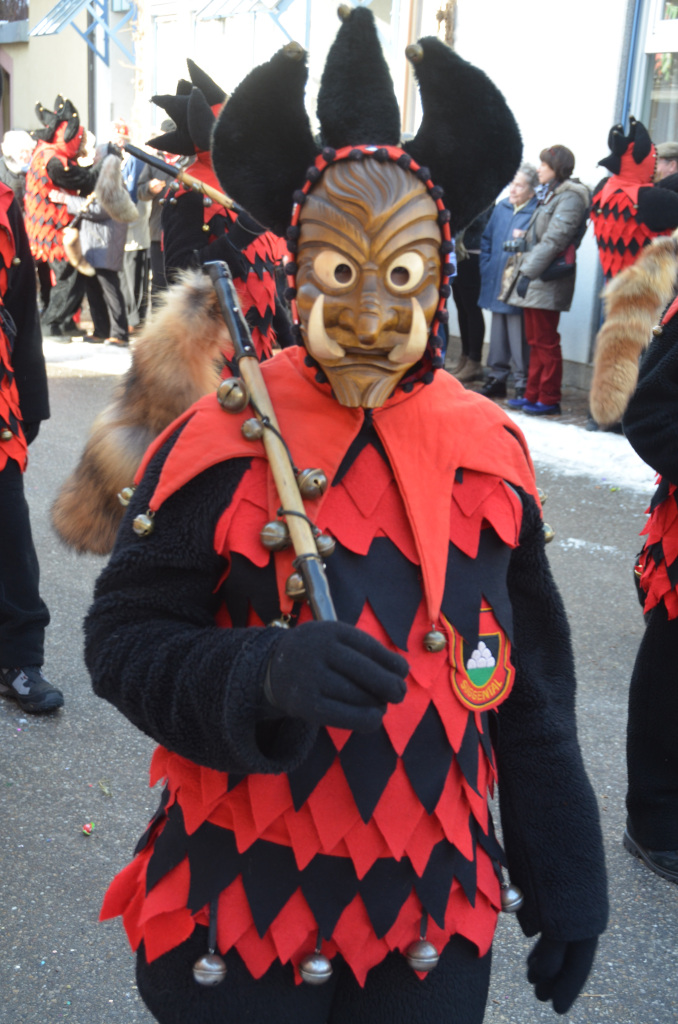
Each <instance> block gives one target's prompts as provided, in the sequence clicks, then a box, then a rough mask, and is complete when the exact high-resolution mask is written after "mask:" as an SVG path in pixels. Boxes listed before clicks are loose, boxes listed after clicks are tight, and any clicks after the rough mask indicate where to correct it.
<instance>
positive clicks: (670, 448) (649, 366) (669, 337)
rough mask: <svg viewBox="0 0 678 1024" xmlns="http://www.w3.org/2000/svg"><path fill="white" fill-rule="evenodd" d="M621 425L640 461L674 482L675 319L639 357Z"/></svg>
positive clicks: (677, 448) (677, 421)
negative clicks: (637, 369)
mask: <svg viewBox="0 0 678 1024" xmlns="http://www.w3.org/2000/svg"><path fill="white" fill-rule="evenodd" d="M622 422H623V425H624V433H625V434H626V437H627V438H628V440H629V442H630V444H631V445H632V446H633V448H635V450H636V451H637V452H638V454H639V455H640V457H641V459H643V460H644V461H645V462H647V464H648V465H649V466H652V468H653V469H654V470H656V471H657V473H661V475H662V476H663V477H664V479H666V480H670V481H671V483H678V316H674V317H672V318H671V319H670V320H669V322H668V323H667V324H665V325H664V327H663V330H662V333H661V334H660V335H659V336H658V337H656V338H654V339H653V341H652V344H651V345H650V347H649V349H648V350H647V352H646V353H645V355H644V356H643V359H642V361H641V364H640V370H639V373H638V386H637V387H636V390H635V392H634V394H633V395H632V397H631V401H630V402H629V405H628V408H627V410H626V412H625V413H624V418H623V421H622Z"/></svg>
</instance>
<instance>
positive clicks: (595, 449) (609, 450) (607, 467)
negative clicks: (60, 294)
mask: <svg viewBox="0 0 678 1024" xmlns="http://www.w3.org/2000/svg"><path fill="white" fill-rule="evenodd" d="M43 348H44V352H45V359H46V361H47V365H48V368H49V370H50V372H51V373H52V374H53V375H55V376H56V375H59V376H62V375H64V374H68V375H71V374H72V375H75V376H80V374H81V373H83V374H85V373H86V374H90V373H95V374H103V375H108V374H111V375H119V374H122V373H124V372H125V371H126V370H127V369H128V367H129V365H130V350H129V349H126V348H118V347H116V346H115V345H92V344H90V343H89V342H85V341H73V342H71V343H70V344H68V345H64V344H62V343H60V342H58V341H53V340H51V339H45V341H44V343H43ZM506 411H507V412H508V414H509V416H511V418H512V419H513V420H514V421H515V422H516V424H517V425H518V426H519V427H520V429H521V430H522V431H523V433H524V434H525V437H526V438H527V443H528V445H529V447H530V451H531V453H532V458H533V460H534V462H535V464H536V465H537V466H543V467H545V468H548V469H549V470H551V472H554V473H560V474H562V475H564V476H588V477H592V478H593V479H594V480H595V481H596V483H599V484H601V485H605V486H608V487H619V488H623V489H630V490H634V491H639V492H642V493H644V494H647V495H648V497H649V495H651V494H652V492H653V490H654V485H655V473H654V471H653V470H652V469H650V467H649V466H647V465H646V464H645V463H644V462H643V461H642V460H641V459H640V458H639V457H638V456H637V455H636V453H635V452H634V450H633V449H632V448H631V446H630V444H629V443H628V441H627V440H626V438H624V437H622V436H621V435H620V434H607V433H604V432H591V431H588V430H584V428H583V427H578V426H576V425H575V424H572V423H558V422H557V421H556V420H549V419H538V418H535V417H530V416H525V415H524V414H521V413H512V412H511V410H508V409H507V410H506Z"/></svg>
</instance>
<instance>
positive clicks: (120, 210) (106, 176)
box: [94, 153, 139, 224]
mask: <svg viewBox="0 0 678 1024" xmlns="http://www.w3.org/2000/svg"><path fill="white" fill-rule="evenodd" d="M94 192H95V194H96V197H97V199H98V200H99V202H100V203H101V205H102V206H103V208H104V210H105V211H106V213H107V214H108V215H109V217H112V218H113V220H118V221H121V222H122V223H123V224H131V222H132V221H134V220H137V218H138V216H139V211H138V210H137V208H136V206H135V205H134V203H133V202H132V198H131V196H130V194H129V192H128V191H127V189H126V188H125V183H124V182H123V180H122V164H121V162H120V159H119V158H118V157H117V156H114V154H113V153H110V154H109V155H108V156H106V157H104V159H103V161H102V164H101V170H100V171H99V177H98V178H97V181H96V185H95V186H94Z"/></svg>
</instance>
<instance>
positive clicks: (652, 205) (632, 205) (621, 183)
mask: <svg viewBox="0 0 678 1024" xmlns="http://www.w3.org/2000/svg"><path fill="white" fill-rule="evenodd" d="M608 145H609V147H610V151H611V152H610V156H607V157H605V159H604V160H599V161H598V163H599V165H600V166H601V167H606V168H607V169H608V170H609V171H611V175H610V176H609V177H607V178H603V180H602V181H600V182H599V183H598V184H597V185H596V187H595V189H594V190H593V201H592V207H591V220H592V222H593V231H594V234H595V236H596V242H597V244H598V255H599V257H600V262H601V265H602V268H603V273H604V275H605V280H606V281H607V280H609V279H610V278H611V277H614V276H615V275H616V274H618V273H619V271H620V270H623V269H624V267H628V266H630V265H631V264H632V263H633V262H634V261H635V259H636V257H637V256H638V253H639V252H640V250H641V249H642V248H643V246H645V245H649V243H650V242H651V241H652V239H653V238H656V237H657V236H658V235H668V234H670V233H671V232H672V231H673V230H674V229H675V228H676V227H678V195H676V194H675V193H673V192H671V191H669V190H668V189H657V188H655V186H654V175H655V171H656V166H657V151H656V149H655V147H654V144H653V142H652V140H651V139H650V136H649V135H648V132H647V129H646V128H645V127H644V125H642V124H641V123H640V121H636V119H635V118H633V117H632V118H631V122H630V129H629V134H628V135H624V128H623V126H622V125H620V124H618V125H615V126H614V128H612V129H611V131H610V134H609V137H608Z"/></svg>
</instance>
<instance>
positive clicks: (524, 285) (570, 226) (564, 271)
mask: <svg viewBox="0 0 678 1024" xmlns="http://www.w3.org/2000/svg"><path fill="white" fill-rule="evenodd" d="M539 159H540V160H541V163H540V165H539V167H538V168H537V174H538V176H539V181H540V183H541V184H542V185H543V186H544V188H543V190H542V192H541V195H540V197H539V202H538V207H537V210H536V212H535V216H534V218H533V219H532V221H531V223H530V225H529V227H528V229H527V234H526V236H525V255H524V256H523V258H522V260H521V263H520V273H519V276H518V279H517V283H516V285H515V288H514V289H513V291H512V293H511V303H512V304H513V305H514V306H519V307H521V308H522V309H523V311H524V319H525V334H526V336H527V343H528V345H529V346H530V368H529V372H528V377H527V384H526V387H525V394H524V395H523V396H522V397H516V398H511V399H509V401H508V405H509V406H510V407H511V408H512V409H520V410H522V411H523V412H526V413H528V414H529V415H530V416H559V415H560V397H561V394H560V389H561V383H562V376H563V358H562V354H561V351H560V335H559V334H558V321H559V319H560V314H561V313H564V312H567V310H568V309H569V308H570V306H571V304H572V296H573V294H574V284H575V277H576V264H575V249H576V247H577V246H578V245H579V242H580V241H581V239H582V237H583V235H584V231H585V230H586V219H587V216H588V210H589V206H590V202H591V194H590V192H589V190H588V188H587V187H586V185H584V184H583V183H582V182H581V181H579V180H577V179H574V178H572V171H573V170H574V153H573V152H572V151H571V150H570V149H568V148H567V146H549V147H548V149H543V150H542V151H541V153H540V154H539Z"/></svg>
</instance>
